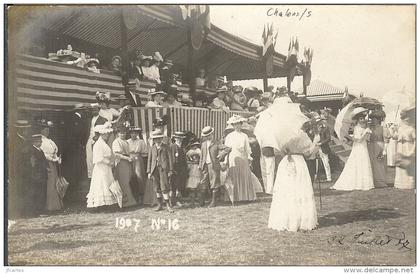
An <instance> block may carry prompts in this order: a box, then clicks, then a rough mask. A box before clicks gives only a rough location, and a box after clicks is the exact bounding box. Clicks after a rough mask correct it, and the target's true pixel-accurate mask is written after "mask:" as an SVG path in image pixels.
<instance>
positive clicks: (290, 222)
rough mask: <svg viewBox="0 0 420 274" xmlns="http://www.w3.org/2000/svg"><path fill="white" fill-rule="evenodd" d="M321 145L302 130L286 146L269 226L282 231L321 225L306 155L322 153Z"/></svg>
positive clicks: (274, 191)
mask: <svg viewBox="0 0 420 274" xmlns="http://www.w3.org/2000/svg"><path fill="white" fill-rule="evenodd" d="M318 150H319V146H318V145H317V144H316V143H312V142H311V139H309V136H308V135H307V134H306V133H305V132H304V131H303V130H301V131H299V133H298V138H294V139H293V141H291V142H289V143H288V144H287V145H286V147H285V148H284V149H283V151H282V154H283V155H285V156H284V157H283V159H282V160H281V161H280V163H279V166H278V168H277V174H276V179H275V183H274V188H273V199H272V202H271V208H270V216H269V218H268V227H269V228H272V229H275V230H278V231H284V230H286V231H293V232H296V231H298V230H312V229H314V228H316V226H317V225H318V220H317V213H316V204H315V197H314V192H313V189H312V181H311V176H310V175H309V171H308V167H307V165H306V162H305V159H304V157H309V156H311V155H314V154H316V153H317V152H318Z"/></svg>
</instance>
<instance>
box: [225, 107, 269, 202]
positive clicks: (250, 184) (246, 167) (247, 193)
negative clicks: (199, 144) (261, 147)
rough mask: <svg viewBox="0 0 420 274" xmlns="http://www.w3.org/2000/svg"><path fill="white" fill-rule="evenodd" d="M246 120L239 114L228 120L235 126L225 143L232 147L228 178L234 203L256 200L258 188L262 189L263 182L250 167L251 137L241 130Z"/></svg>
mask: <svg viewBox="0 0 420 274" xmlns="http://www.w3.org/2000/svg"><path fill="white" fill-rule="evenodd" d="M245 121H246V119H244V118H242V117H241V116H237V115H234V116H232V117H230V118H229V120H228V121H227V123H228V124H229V125H232V127H233V128H234V131H232V132H231V133H229V134H228V135H227V136H226V138H225V145H226V146H227V147H229V148H231V149H232V150H231V152H230V153H229V157H228V166H229V170H228V175H227V180H226V181H227V182H231V183H232V185H233V190H232V193H230V195H229V196H230V199H231V202H232V203H234V202H237V201H254V200H256V199H257V195H256V190H258V191H261V184H260V183H259V181H258V178H257V177H256V176H255V175H254V174H253V173H252V172H251V169H250V161H252V157H251V146H250V143H249V139H248V136H247V135H246V134H245V133H243V132H242V131H241V128H242V123H243V122H245ZM228 189H229V188H228Z"/></svg>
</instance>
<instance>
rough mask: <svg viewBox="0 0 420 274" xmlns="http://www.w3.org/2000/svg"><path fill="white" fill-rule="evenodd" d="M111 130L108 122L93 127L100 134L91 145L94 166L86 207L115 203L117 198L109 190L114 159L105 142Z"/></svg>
mask: <svg viewBox="0 0 420 274" xmlns="http://www.w3.org/2000/svg"><path fill="white" fill-rule="evenodd" d="M112 131H113V130H112V128H111V126H110V125H109V124H105V125H98V126H96V127H95V132H98V133H99V134H100V136H99V138H98V140H97V141H96V142H95V144H94V145H93V164H94V166H93V171H92V180H91V183H90V189H89V193H88V194H87V196H86V198H87V207H88V208H97V207H101V206H106V205H113V204H116V203H117V199H116V198H115V197H114V196H113V195H112V193H111V191H110V190H109V188H110V186H111V184H112V183H113V182H114V181H115V179H114V175H113V174H112V167H113V166H114V159H113V156H112V151H111V148H110V147H109V146H108V144H107V141H108V138H109V136H110V134H111V133H112Z"/></svg>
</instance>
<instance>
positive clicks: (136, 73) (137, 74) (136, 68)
mask: <svg viewBox="0 0 420 274" xmlns="http://www.w3.org/2000/svg"><path fill="white" fill-rule="evenodd" d="M131 57H132V58H133V59H132V60H131V61H130V63H129V65H128V79H129V80H130V81H131V80H138V81H141V80H143V76H144V74H143V70H142V68H141V59H142V57H143V55H142V54H141V53H140V52H139V53H138V55H136V56H134V55H133V56H131Z"/></svg>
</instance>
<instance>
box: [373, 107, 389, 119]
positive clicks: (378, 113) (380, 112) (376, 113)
mask: <svg viewBox="0 0 420 274" xmlns="http://www.w3.org/2000/svg"><path fill="white" fill-rule="evenodd" d="M370 116H371V117H372V118H376V119H384V118H385V116H386V114H385V111H383V110H381V109H377V110H374V111H372V113H371V114H370Z"/></svg>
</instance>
